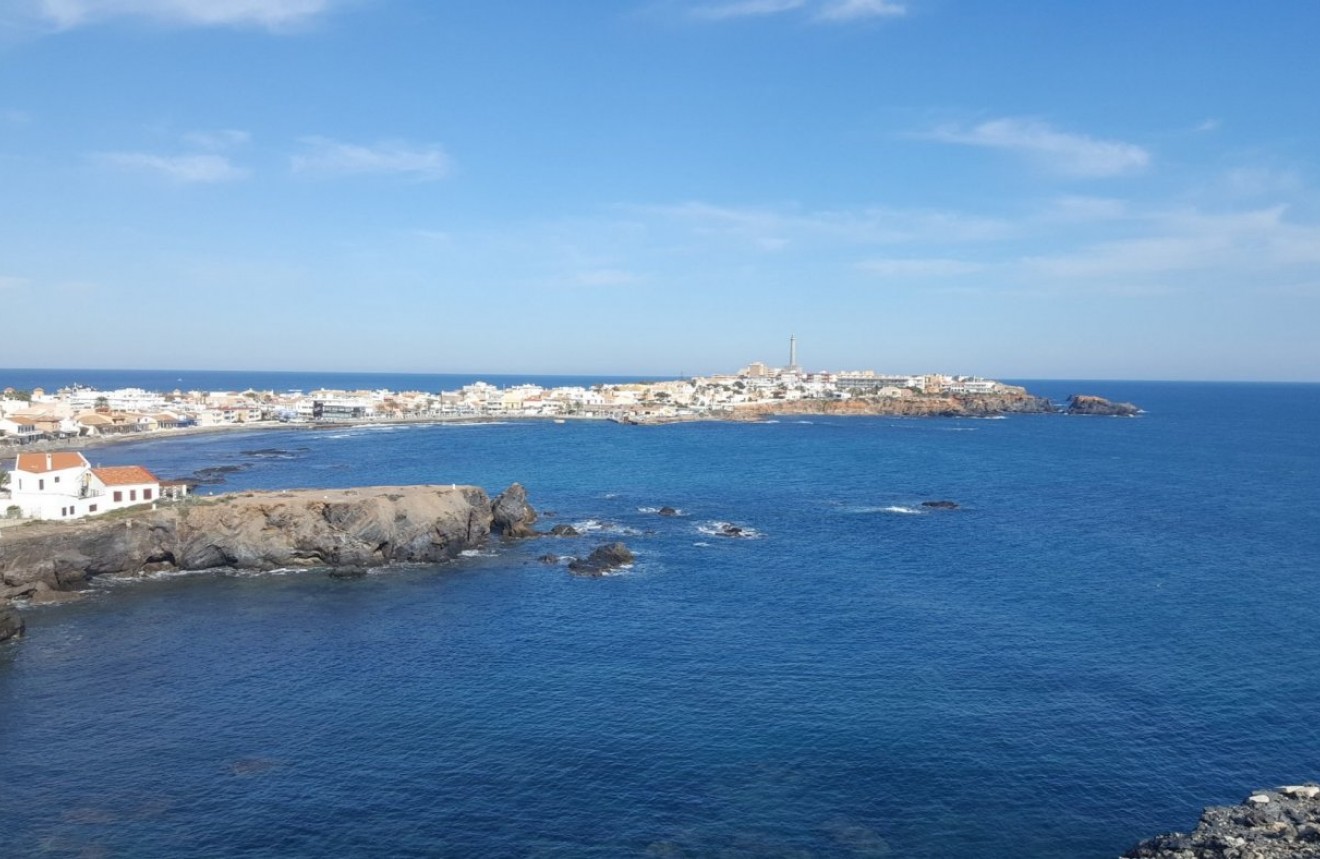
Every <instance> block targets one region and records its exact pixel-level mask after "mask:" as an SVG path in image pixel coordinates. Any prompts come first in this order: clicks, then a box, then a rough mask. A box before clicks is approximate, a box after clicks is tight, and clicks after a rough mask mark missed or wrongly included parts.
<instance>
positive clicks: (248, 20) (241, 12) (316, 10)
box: [36, 0, 332, 30]
mask: <svg viewBox="0 0 1320 859" xmlns="http://www.w3.org/2000/svg"><path fill="white" fill-rule="evenodd" d="M331 5H332V0H37V5H36V9H37V15H38V17H39V18H40V19H41V20H44V21H46V22H47V23H49V24H52V25H54V26H55V27H57V28H59V29H71V28H74V27H80V26H85V25H89V24H95V23H99V22H101V21H105V20H110V19H114V18H141V19H145V20H149V21H154V22H157V23H163V24H172V25H177V26H193V27H213V26H255V27H263V28H266V29H270V30H280V29H286V28H289V27H296V26H298V25H300V24H305V23H307V22H309V21H310V20H312V19H313V18H315V17H317V16H319V15H322V14H324V13H325V12H327V11H329V9H330V7H331Z"/></svg>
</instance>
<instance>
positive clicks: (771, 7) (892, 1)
mask: <svg viewBox="0 0 1320 859" xmlns="http://www.w3.org/2000/svg"><path fill="white" fill-rule="evenodd" d="M907 11H908V10H907V6H906V5H905V4H903V3H899V2H896V0H810V2H809V0H726V2H721V3H703V4H701V5H698V6H692V7H690V8H689V9H688V14H689V15H691V16H692V17H693V18H697V19H699V20H702V21H733V20H737V19H740V18H764V17H767V16H770V15H782V14H784V13H787V12H804V13H809V14H810V16H811V18H812V19H813V20H816V21H824V22H828V23H832V24H841V23H847V22H851V21H862V20H866V19H868V18H901V17H903V16H904V15H906V14H907Z"/></svg>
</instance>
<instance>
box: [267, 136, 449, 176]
mask: <svg viewBox="0 0 1320 859" xmlns="http://www.w3.org/2000/svg"><path fill="white" fill-rule="evenodd" d="M302 143H303V145H304V146H305V147H306V151H305V152H303V153H301V154H299V155H295V156H293V158H292V159H291V160H290V166H291V168H292V170H293V172H294V173H300V174H305V175H308V176H359V175H369V174H378V175H379V174H385V175H388V174H394V175H400V176H409V177H411V178H413V179H416V180H419V181H428V182H429V181H435V180H438V179H443V178H445V177H446V176H448V175H449V173H450V171H451V169H452V162H451V161H450V158H449V156H448V155H447V154H446V153H445V151H444V149H443V148H441V147H440V146H437V145H435V144H427V145H422V146H417V145H413V144H409V143H405V142H402V141H383V142H380V143H375V144H372V145H369V146H366V145H362V144H357V143H342V142H340V141H337V140H330V139H328V138H324V137H305V138H303V139H302Z"/></svg>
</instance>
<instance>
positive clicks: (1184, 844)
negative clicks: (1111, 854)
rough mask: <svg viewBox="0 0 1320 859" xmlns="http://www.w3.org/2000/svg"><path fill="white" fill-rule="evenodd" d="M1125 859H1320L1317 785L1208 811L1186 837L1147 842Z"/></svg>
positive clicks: (1254, 796)
mask: <svg viewBox="0 0 1320 859" xmlns="http://www.w3.org/2000/svg"><path fill="white" fill-rule="evenodd" d="M1123 856H1124V857H1125V859H1320V785H1315V784H1304V785H1289V786H1287V787H1281V788H1279V789H1278V790H1262V791H1258V792H1257V793H1253V794H1252V795H1251V796H1249V797H1247V798H1246V799H1245V800H1243V802H1242V804H1241V805H1228V806H1212V807H1210V808H1207V809H1205V811H1204V812H1202V814H1201V820H1200V822H1199V823H1198V824H1197V826H1196V829H1195V830H1193V831H1192V832H1191V833H1190V834H1186V833H1182V832H1171V833H1168V834H1166V835H1157V836H1155V837H1154V838H1148V839H1146V840H1145V841H1142V842H1141V843H1140V844H1138V845H1136V846H1135V847H1133V848H1131V849H1130V850H1128V851H1127V852H1126V853H1124V854H1123Z"/></svg>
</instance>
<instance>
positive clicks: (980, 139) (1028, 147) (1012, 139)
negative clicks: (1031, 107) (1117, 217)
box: [920, 117, 1151, 178]
mask: <svg viewBox="0 0 1320 859" xmlns="http://www.w3.org/2000/svg"><path fill="white" fill-rule="evenodd" d="M920 136H921V137H924V138H926V139H929V140H936V141H939V142H941V143H956V144H962V145H965V146H981V147H987V148H990V149H1004V150H1008V151H1011V152H1017V153H1020V154H1022V155H1025V156H1027V157H1029V158H1032V159H1033V160H1036V161H1038V162H1039V163H1041V164H1042V165H1044V166H1045V167H1047V168H1048V169H1050V170H1052V171H1054V172H1057V173H1062V174H1064V175H1068V176H1078V177H1088V178H1098V177H1106V176H1121V175H1124V174H1127V173H1135V172H1139V171H1141V170H1144V169H1145V168H1146V167H1147V166H1148V165H1149V164H1150V160H1151V158H1150V153H1149V152H1147V151H1146V150H1145V149H1143V148H1142V147H1140V146H1137V145H1136V144H1133V143H1124V142H1122V141H1117V140H1099V139H1097V138H1094V137H1089V136H1087V135H1084V134H1072V133H1069V132H1064V131H1058V130H1057V129H1055V128H1053V127H1052V126H1050V125H1049V124H1047V123H1044V122H1040V121H1038V120H1033V119H1015V118H1011V117H1010V118H1004V119H992V120H988V121H986V122H982V123H980V124H979V125H974V126H972V127H970V128H965V127H960V126H952V125H947V126H942V127H940V128H937V129H935V130H934V131H932V132H929V133H926V134H923V135H920Z"/></svg>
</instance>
